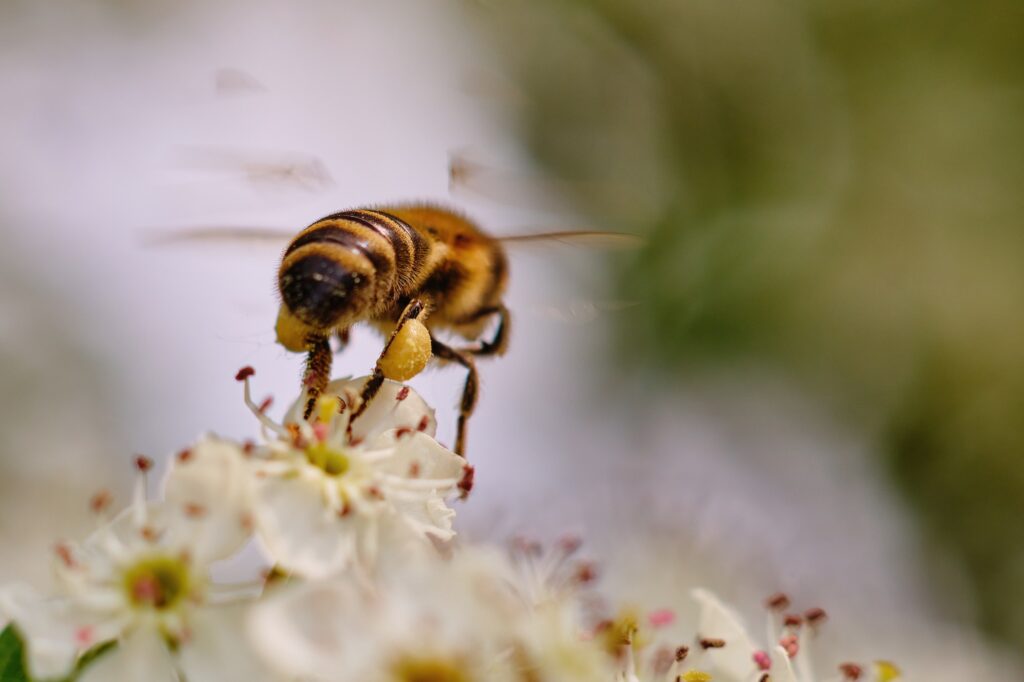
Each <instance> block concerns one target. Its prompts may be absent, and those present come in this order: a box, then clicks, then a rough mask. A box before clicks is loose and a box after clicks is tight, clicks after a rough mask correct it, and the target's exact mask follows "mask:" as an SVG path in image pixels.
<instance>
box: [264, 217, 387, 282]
mask: <svg viewBox="0 0 1024 682" xmlns="http://www.w3.org/2000/svg"><path fill="white" fill-rule="evenodd" d="M307 244H336V245H338V246H342V247H344V248H346V249H348V250H349V251H352V252H353V253H356V254H358V255H360V256H362V257H364V258H366V259H367V260H369V261H370V263H372V264H373V269H374V271H375V272H376V276H377V277H390V276H391V274H392V272H393V269H394V263H393V261H392V260H391V258H389V257H388V254H386V253H381V252H380V250H378V249H374V246H373V244H371V243H370V242H368V241H367V240H365V239H363V238H362V237H360V236H359V235H358V234H356V233H354V232H352V231H351V230H346V229H345V228H344V227H339V226H338V225H323V226H321V227H315V228H313V229H312V230H310V231H309V232H306V233H305V234H303V235H301V236H299V237H298V238H296V239H295V241H293V242H292V243H291V244H290V245H289V246H288V250H286V251H285V252H284V255H285V257H286V258H287V257H288V255H289V254H290V253H292V252H293V251H295V250H296V249H299V248H300V247H303V246H306V245H307Z"/></svg>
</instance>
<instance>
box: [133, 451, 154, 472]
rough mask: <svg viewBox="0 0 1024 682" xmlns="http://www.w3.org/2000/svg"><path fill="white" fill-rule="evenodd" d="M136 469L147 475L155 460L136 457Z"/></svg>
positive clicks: (142, 456) (143, 456) (140, 456)
mask: <svg viewBox="0 0 1024 682" xmlns="http://www.w3.org/2000/svg"><path fill="white" fill-rule="evenodd" d="M135 468H136V469H138V470H139V471H141V472H142V473H146V472H147V471H149V470H150V469H152V468H153V460H151V459H150V458H149V457H146V456H145V455H136V456H135Z"/></svg>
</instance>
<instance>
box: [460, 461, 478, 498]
mask: <svg viewBox="0 0 1024 682" xmlns="http://www.w3.org/2000/svg"><path fill="white" fill-rule="evenodd" d="M475 479H476V468H475V467H473V466H470V465H469V464H464V465H463V466H462V478H461V479H460V480H459V492H461V493H462V498H463V499H465V498H466V497H467V496H468V495H469V493H470V492H472V491H473V483H474V481H475Z"/></svg>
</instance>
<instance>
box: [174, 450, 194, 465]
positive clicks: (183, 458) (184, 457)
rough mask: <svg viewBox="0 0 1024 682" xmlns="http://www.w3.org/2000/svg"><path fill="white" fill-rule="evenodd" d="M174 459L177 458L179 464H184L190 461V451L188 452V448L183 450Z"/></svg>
mask: <svg viewBox="0 0 1024 682" xmlns="http://www.w3.org/2000/svg"><path fill="white" fill-rule="evenodd" d="M176 457H177V458H178V461H179V462H181V463H182V464H184V463H185V462H187V461H189V460H190V459H192V451H191V450H189V449H188V448H185V449H184V450H181V451H179V452H178V454H177V455H176Z"/></svg>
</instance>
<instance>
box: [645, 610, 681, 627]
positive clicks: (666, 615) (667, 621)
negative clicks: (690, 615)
mask: <svg viewBox="0 0 1024 682" xmlns="http://www.w3.org/2000/svg"><path fill="white" fill-rule="evenodd" d="M647 622H648V623H650V625H651V627H652V628H662V627H665V626H666V625H672V623H674V622H676V612H675V611H673V610H672V609H658V610H657V611H651V612H650V613H648V614H647Z"/></svg>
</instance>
